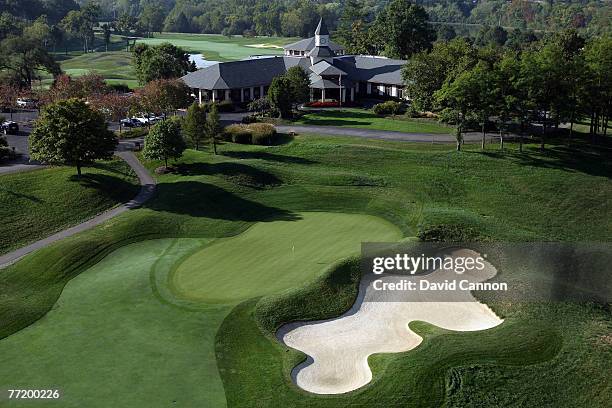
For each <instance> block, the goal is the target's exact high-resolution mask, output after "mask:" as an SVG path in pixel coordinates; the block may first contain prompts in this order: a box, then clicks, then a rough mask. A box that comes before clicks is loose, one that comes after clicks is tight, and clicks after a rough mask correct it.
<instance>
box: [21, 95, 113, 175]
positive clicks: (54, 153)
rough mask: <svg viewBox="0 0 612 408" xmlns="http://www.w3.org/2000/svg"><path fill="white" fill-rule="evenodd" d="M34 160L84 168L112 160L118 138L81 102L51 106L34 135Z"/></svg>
mask: <svg viewBox="0 0 612 408" xmlns="http://www.w3.org/2000/svg"><path fill="white" fill-rule="evenodd" d="M29 144H30V157H31V158H32V159H33V160H38V161H41V162H43V163H49V164H60V165H69V166H76V168H77V174H78V175H79V176H81V168H82V167H83V166H86V165H89V164H91V163H93V162H94V161H95V160H102V159H110V158H111V157H112V155H113V151H114V149H115V146H117V138H116V136H115V134H114V133H113V132H111V131H110V130H108V129H107V125H106V121H105V120H104V116H103V115H102V113H100V112H98V111H96V110H93V109H91V108H90V107H89V106H87V104H86V103H85V102H84V101H83V100H80V99H69V100H65V101H59V102H56V103H52V104H50V105H47V106H46V107H45V108H44V109H43V111H42V114H41V116H40V118H39V119H38V121H37V122H36V125H35V127H34V130H33V131H32V133H31V134H30V138H29Z"/></svg>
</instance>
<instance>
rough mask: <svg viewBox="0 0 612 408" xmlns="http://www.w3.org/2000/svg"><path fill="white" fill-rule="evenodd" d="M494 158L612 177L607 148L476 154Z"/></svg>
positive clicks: (578, 147) (560, 148) (611, 154)
mask: <svg viewBox="0 0 612 408" xmlns="http://www.w3.org/2000/svg"><path fill="white" fill-rule="evenodd" d="M474 153H477V154H481V155H484V156H487V157H492V158H511V159H515V160H517V161H518V162H519V163H520V164H523V165H527V166H532V167H539V168H546V169H557V170H564V171H578V172H581V173H585V174H589V175H591V176H600V177H607V178H611V177H612V160H611V159H612V152H611V151H610V150H609V149H607V148H606V147H604V146H602V147H601V148H598V147H592V146H572V147H567V146H563V145H556V146H554V145H553V146H550V145H549V147H548V148H546V149H545V150H544V152H539V151H533V150H531V151H526V152H523V153H518V152H507V151H506V152H501V151H495V152H493V151H484V152H474Z"/></svg>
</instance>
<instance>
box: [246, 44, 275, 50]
mask: <svg viewBox="0 0 612 408" xmlns="http://www.w3.org/2000/svg"><path fill="white" fill-rule="evenodd" d="M245 47H251V48H275V49H280V50H282V49H283V47H281V46H280V45H275V44H249V45H245Z"/></svg>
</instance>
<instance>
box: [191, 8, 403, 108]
mask: <svg viewBox="0 0 612 408" xmlns="http://www.w3.org/2000/svg"><path fill="white" fill-rule="evenodd" d="M283 48H284V55H283V56H271V57H260V58H253V59H246V60H242V61H233V62H222V63H218V64H215V65H212V66H209V67H206V68H202V69H200V70H198V71H196V72H191V73H189V74H187V75H185V76H184V77H183V78H182V79H183V81H184V82H185V83H186V84H187V86H189V87H190V88H191V89H192V90H193V93H194V95H195V96H196V98H197V99H198V100H199V101H200V103H202V102H204V101H213V102H219V101H225V100H229V101H232V102H234V103H246V102H249V101H252V100H255V99H258V98H261V97H263V96H265V95H266V94H267V91H268V87H269V86H270V84H271V83H272V79H274V77H277V76H279V75H283V74H284V73H285V72H287V69H289V68H291V67H294V66H300V67H302V68H303V69H304V70H305V71H306V72H307V73H308V74H309V75H310V98H311V101H342V102H347V101H355V100H357V99H359V98H367V97H389V98H398V99H403V98H404V91H403V89H404V84H403V81H402V77H401V69H402V66H403V65H404V64H405V63H406V61H403V60H393V59H389V58H385V57H377V56H371V55H346V54H345V52H344V49H343V48H342V46H340V45H338V44H335V43H333V42H331V41H330V39H329V31H328V30H327V27H326V26H325V23H324V22H323V20H322V19H321V21H319V25H318V26H317V29H316V31H315V36H314V37H312V38H307V39H304V40H300V41H297V42H295V43H293V44H288V45H286V46H285V47H283Z"/></svg>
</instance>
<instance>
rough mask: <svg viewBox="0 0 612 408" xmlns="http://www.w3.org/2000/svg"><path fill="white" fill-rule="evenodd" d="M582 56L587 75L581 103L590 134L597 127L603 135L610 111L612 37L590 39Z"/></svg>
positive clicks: (605, 132) (595, 130) (611, 108)
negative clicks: (586, 117) (589, 122)
mask: <svg viewBox="0 0 612 408" xmlns="http://www.w3.org/2000/svg"><path fill="white" fill-rule="evenodd" d="M584 58H585V62H586V66H587V69H588V77H587V81H586V84H585V90H584V95H583V97H582V101H583V102H582V105H583V106H584V110H585V111H586V113H587V115H588V116H589V117H590V120H591V126H590V133H591V135H593V136H595V135H596V134H597V133H598V129H602V130H603V134H604V135H605V134H607V129H608V121H609V119H610V114H611V113H612V37H610V36H607V37H601V38H598V39H593V40H591V41H590V42H589V43H588V44H587V46H586V47H585V50H584Z"/></svg>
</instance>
